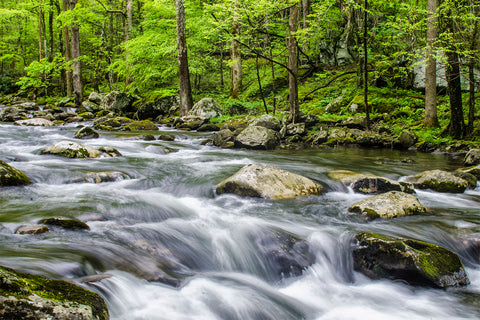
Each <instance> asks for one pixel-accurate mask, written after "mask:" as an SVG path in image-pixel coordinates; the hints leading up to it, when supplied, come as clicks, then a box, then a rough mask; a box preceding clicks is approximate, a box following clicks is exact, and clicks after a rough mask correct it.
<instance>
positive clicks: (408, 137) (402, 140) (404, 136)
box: [396, 131, 417, 149]
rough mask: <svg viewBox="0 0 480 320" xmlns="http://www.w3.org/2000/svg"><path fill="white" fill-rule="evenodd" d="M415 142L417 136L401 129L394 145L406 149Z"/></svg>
mask: <svg viewBox="0 0 480 320" xmlns="http://www.w3.org/2000/svg"><path fill="white" fill-rule="evenodd" d="M416 142H417V137H415V136H414V135H413V134H412V133H410V132H408V131H402V133H401V134H400V136H399V137H398V144H397V145H396V147H400V148H402V149H408V148H410V147H411V146H413V145H414V144H415V143H416Z"/></svg>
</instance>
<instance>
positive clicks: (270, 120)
mask: <svg viewBox="0 0 480 320" xmlns="http://www.w3.org/2000/svg"><path fill="white" fill-rule="evenodd" d="M251 125H252V126H259V127H265V128H268V129H271V130H273V131H280V129H281V128H282V123H281V122H280V120H278V119H277V118H275V117H274V116H272V115H269V114H264V115H263V116H261V117H260V118H258V119H256V120H255V121H253V122H252V124H251Z"/></svg>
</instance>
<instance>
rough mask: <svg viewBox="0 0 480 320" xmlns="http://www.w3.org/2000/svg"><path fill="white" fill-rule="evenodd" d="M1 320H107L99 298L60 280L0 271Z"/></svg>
mask: <svg viewBox="0 0 480 320" xmlns="http://www.w3.org/2000/svg"><path fill="white" fill-rule="evenodd" d="M0 283H1V290H0V310H1V311H0V314H1V318H2V319H56V320H71V319H82V320H107V319H109V314H108V309H107V305H106V303H105V301H104V300H103V299H102V297H101V296H100V295H99V294H97V293H94V292H91V291H88V290H86V289H84V288H82V287H79V286H77V285H74V284H72V283H69V282H66V281H62V280H50V279H47V278H44V277H41V276H37V275H32V274H28V273H23V272H18V271H15V270H13V269H10V268H6V267H0Z"/></svg>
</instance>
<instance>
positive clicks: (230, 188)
mask: <svg viewBox="0 0 480 320" xmlns="http://www.w3.org/2000/svg"><path fill="white" fill-rule="evenodd" d="M323 191H324V189H323V187H322V186H320V185H318V184H316V183H315V182H313V181H312V180H310V179H308V178H306V177H303V176H300V175H298V174H295V173H291V172H288V171H285V170H282V169H279V168H276V167H273V166H270V165H267V164H263V163H257V164H249V165H247V166H245V167H243V168H242V169H240V170H239V171H238V172H237V173H235V174H234V175H233V176H231V177H230V178H227V179H225V180H223V181H222V182H220V183H219V184H218V185H217V193H218V194H222V193H234V194H236V195H239V196H243V197H244V196H246V197H260V198H266V199H284V198H293V197H296V196H302V195H317V194H321V193H322V192H323Z"/></svg>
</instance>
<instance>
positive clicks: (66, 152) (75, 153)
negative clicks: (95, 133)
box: [41, 140, 120, 158]
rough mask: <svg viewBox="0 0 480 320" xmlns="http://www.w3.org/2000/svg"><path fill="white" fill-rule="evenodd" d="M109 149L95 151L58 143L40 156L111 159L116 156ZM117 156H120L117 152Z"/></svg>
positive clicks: (71, 142)
mask: <svg viewBox="0 0 480 320" xmlns="http://www.w3.org/2000/svg"><path fill="white" fill-rule="evenodd" d="M110 149H111V148H103V149H102V148H99V149H96V148H94V147H91V146H87V145H83V144H80V143H77V142H73V141H67V140H64V141H60V142H57V143H55V144H53V145H51V146H49V147H47V148H45V149H43V150H42V151H41V153H42V154H53V155H57V156H62V157H67V158H98V157H100V156H107V157H111V156H112V154H115V155H117V154H116V153H115V152H114V151H115V150H116V149H115V150H110ZM117 153H118V155H119V154H120V153H119V152H118V151H117Z"/></svg>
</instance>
